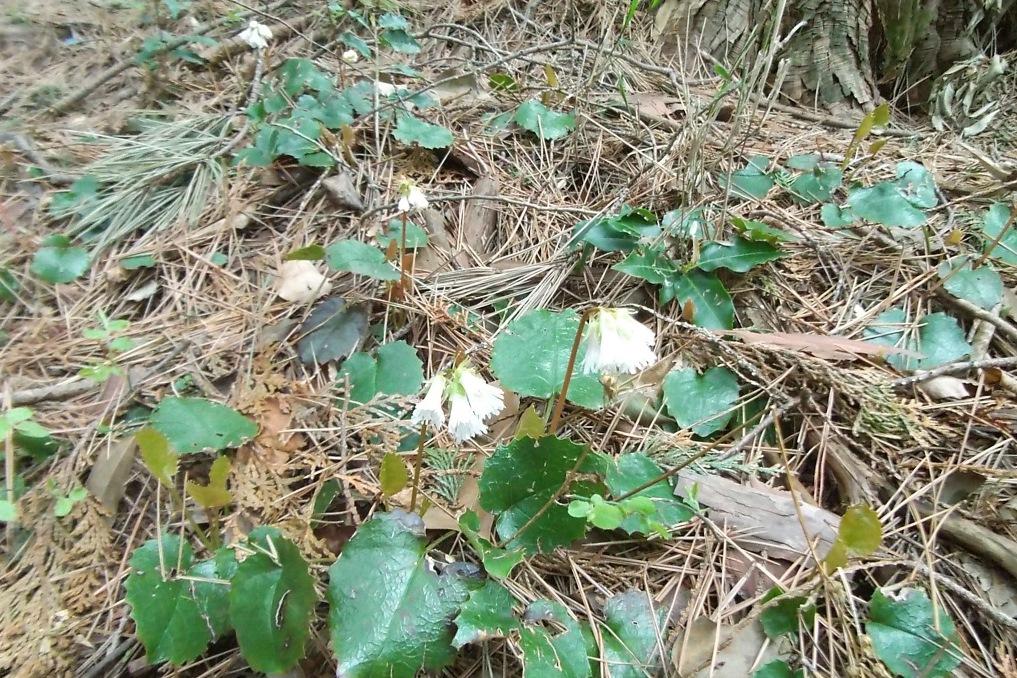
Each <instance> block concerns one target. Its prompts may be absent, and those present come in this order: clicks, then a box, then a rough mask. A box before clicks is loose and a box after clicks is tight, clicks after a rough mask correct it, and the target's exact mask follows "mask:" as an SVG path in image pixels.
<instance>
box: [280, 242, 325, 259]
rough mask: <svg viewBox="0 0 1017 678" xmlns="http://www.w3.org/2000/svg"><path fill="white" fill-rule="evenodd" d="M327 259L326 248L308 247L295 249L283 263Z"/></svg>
mask: <svg viewBox="0 0 1017 678" xmlns="http://www.w3.org/2000/svg"><path fill="white" fill-rule="evenodd" d="M324 258H325V248H324V247H322V246H321V245H308V246H307V247H301V248H299V249H295V250H293V251H292V252H290V253H289V254H287V255H286V256H285V257H283V261H321V260H322V259H324Z"/></svg>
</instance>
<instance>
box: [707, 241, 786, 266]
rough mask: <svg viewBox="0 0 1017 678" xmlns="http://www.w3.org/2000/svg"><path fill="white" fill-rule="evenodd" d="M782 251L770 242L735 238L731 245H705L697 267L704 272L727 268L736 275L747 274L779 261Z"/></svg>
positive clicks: (720, 243) (719, 243) (712, 243)
mask: <svg viewBox="0 0 1017 678" xmlns="http://www.w3.org/2000/svg"><path fill="white" fill-rule="evenodd" d="M780 256H781V251H780V249H779V248H777V247H775V246H774V245H771V244H770V243H768V242H762V241H759V240H746V239H745V238H735V239H734V240H733V241H732V242H731V244H730V245H728V244H725V243H722V242H708V243H704V244H703V248H702V250H701V251H700V253H699V262H698V263H697V264H696V266H697V267H698V268H699V269H700V270H703V271H707V272H709V271H715V270H717V269H718V268H726V269H728V270H729V271H734V272H735V273H745V272H746V271H749V270H751V269H753V268H754V267H756V266H758V265H759V264H764V263H766V262H768V261H773V260H774V259H779V258H780Z"/></svg>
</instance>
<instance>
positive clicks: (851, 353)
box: [719, 330, 922, 360]
mask: <svg viewBox="0 0 1017 678" xmlns="http://www.w3.org/2000/svg"><path fill="white" fill-rule="evenodd" d="M719 333H720V334H727V335H730V336H734V337H737V338H739V339H741V340H742V341H743V342H745V343H746V344H756V345H760V346H775V347H777V348H786V349H788V350H791V351H800V352H802V353H809V354H811V355H814V356H816V357H817V358H825V359H827V360H854V359H855V358H857V357H858V356H860V355H878V356H885V355H889V354H899V355H902V356H906V357H909V358H920V357H922V356H921V355H920V354H918V353H915V352H914V351H908V350H907V349H903V348H891V347H889V346H879V345H878V344H872V343H869V342H867V341H861V340H859V339H848V338H846V337H837V336H834V335H830V334H808V333H799V332H750V331H749V330H723V331H721V332H719Z"/></svg>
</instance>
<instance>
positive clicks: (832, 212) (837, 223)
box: [819, 202, 858, 228]
mask: <svg viewBox="0 0 1017 678" xmlns="http://www.w3.org/2000/svg"><path fill="white" fill-rule="evenodd" d="M819 214H820V217H821V218H822V219H823V225H824V226H826V227H828V228H844V227H845V226H848V225H850V224H853V223H854V222H856V221H858V217H857V216H855V213H854V212H852V211H851V208H850V207H847V206H845V207H838V206H837V205H834V204H833V203H829V202H828V203H825V204H824V205H823V206H822V208H820V210H819Z"/></svg>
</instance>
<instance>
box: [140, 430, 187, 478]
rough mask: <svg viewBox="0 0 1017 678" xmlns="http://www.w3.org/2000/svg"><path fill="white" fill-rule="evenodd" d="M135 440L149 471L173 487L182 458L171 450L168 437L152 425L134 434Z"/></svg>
mask: <svg viewBox="0 0 1017 678" xmlns="http://www.w3.org/2000/svg"><path fill="white" fill-rule="evenodd" d="M134 440H135V442H137V444H138V451H139V452H140V453H141V461H142V462H143V463H144V464H145V468H147V469H148V472H149V473H151V474H152V475H153V476H155V478H156V480H158V481H159V482H160V483H162V484H163V485H164V486H166V487H172V486H173V484H174V480H173V478H174V476H175V475H176V473H177V464H178V463H179V461H180V459H179V457H177V455H176V454H174V453H173V452H172V451H171V450H170V446H169V441H168V440H166V437H165V436H164V435H163V434H161V433H159V432H158V431H157V430H155V429H154V428H152V427H145V428H143V429H141V430H140V431H138V432H137V433H135V434H134Z"/></svg>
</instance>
